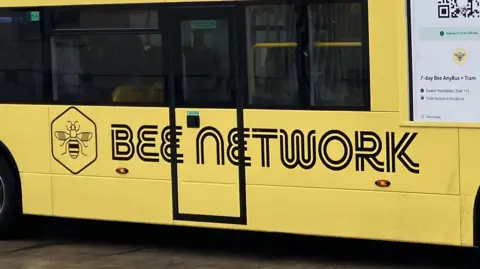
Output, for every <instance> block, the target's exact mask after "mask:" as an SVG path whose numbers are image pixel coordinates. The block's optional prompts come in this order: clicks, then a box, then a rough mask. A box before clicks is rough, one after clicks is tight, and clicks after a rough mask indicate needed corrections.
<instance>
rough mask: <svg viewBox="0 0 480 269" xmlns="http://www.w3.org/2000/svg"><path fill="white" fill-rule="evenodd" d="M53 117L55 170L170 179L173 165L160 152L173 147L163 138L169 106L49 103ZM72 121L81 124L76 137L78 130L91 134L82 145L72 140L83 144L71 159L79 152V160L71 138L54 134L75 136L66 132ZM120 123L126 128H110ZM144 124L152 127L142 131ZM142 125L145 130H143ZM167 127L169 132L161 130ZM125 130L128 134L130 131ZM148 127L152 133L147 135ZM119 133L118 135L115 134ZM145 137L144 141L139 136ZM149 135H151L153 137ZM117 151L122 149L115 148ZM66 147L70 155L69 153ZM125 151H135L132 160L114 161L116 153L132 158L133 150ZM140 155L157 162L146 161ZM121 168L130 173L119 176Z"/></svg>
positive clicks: (78, 125) (82, 173)
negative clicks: (63, 138) (71, 148)
mask: <svg viewBox="0 0 480 269" xmlns="http://www.w3.org/2000/svg"><path fill="white" fill-rule="evenodd" d="M50 120H51V121H52V122H53V124H52V134H51V135H52V141H53V156H52V173H53V174H63V175H68V174H71V173H72V172H73V173H75V172H78V171H80V172H79V174H80V175H83V176H95V177H96V176H100V177H118V176H122V177H125V178H145V179H164V180H170V179H171V167H170V163H169V162H167V161H166V158H164V154H162V152H163V153H165V147H166V146H168V145H169V143H168V139H166V138H165V136H166V135H167V134H168V133H169V127H168V126H169V112H168V108H141V107H137V108H135V107H76V108H75V109H70V108H69V107H67V106H51V107H50ZM69 121H70V123H72V122H73V123H74V122H75V121H77V124H76V125H75V126H76V127H75V128H77V127H79V131H75V132H74V134H76V135H77V136H76V137H77V138H80V136H79V134H80V133H91V134H92V136H91V139H90V140H89V141H86V142H83V143H80V142H75V141H74V142H75V143H74V144H75V145H76V144H80V145H79V146H80V151H81V152H79V153H76V154H74V155H73V157H75V155H78V157H76V158H72V155H71V151H70V150H69V147H70V146H69V145H68V144H69V143H71V141H70V142H67V143H64V141H62V140H60V138H59V137H57V136H56V135H57V134H56V132H66V133H67V134H68V135H70V134H71V133H70V132H69V131H68V130H67V128H68V126H71V125H70V123H69ZM92 123H94V124H92ZM116 124H119V125H122V126H118V127H116V126H113V127H112V125H116ZM142 126H148V128H146V129H145V128H144V129H142ZM94 127H95V128H96V129H95V128H94ZM126 128H127V129H126ZM128 128H130V130H128ZM141 129H142V130H144V131H143V132H141V133H139V130H141ZM165 129H166V130H167V131H168V132H167V133H163V131H164V130H165ZM125 130H128V132H130V133H129V134H128V135H127V134H126V133H125ZM145 131H147V132H149V131H150V132H153V133H152V134H149V133H145ZM128 132H127V133H128ZM125 135H127V137H126V136H125ZM162 135H163V136H164V137H162ZM117 136H119V138H115V137H117ZM142 136H143V137H144V138H143V139H142V141H143V143H142V142H141V141H140V140H139V137H142ZM146 139H153V141H147V140H146ZM48 140H50V139H48ZM48 140H47V141H48ZM75 145H73V146H75ZM139 145H143V146H142V147H140V146H139ZM95 146H96V147H97V151H96V153H95ZM115 149H118V150H116V151H114V150H115ZM66 150H67V151H68V152H67V153H65V151H66ZM82 151H83V154H84V155H83V154H82ZM124 152H125V153H124ZM127 152H130V153H132V155H131V159H130V160H128V161H126V160H113V156H114V155H115V157H116V158H121V157H128V156H129V155H130V154H128V153H127ZM140 152H143V153H140ZM64 153H65V154H64ZM120 153H122V154H120ZM151 154H153V155H154V156H152V155H151ZM95 155H96V156H95ZM141 157H143V158H148V159H149V160H153V161H143V160H142V159H141ZM167 157H168V156H167ZM120 167H124V168H127V169H128V170H129V172H128V174H126V175H119V174H118V173H117V172H116V169H117V168H120ZM82 169H83V170H82Z"/></svg>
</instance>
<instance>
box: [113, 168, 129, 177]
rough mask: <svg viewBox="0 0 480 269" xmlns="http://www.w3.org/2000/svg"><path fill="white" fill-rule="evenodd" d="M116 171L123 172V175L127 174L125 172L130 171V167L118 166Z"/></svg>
mask: <svg viewBox="0 0 480 269" xmlns="http://www.w3.org/2000/svg"><path fill="white" fill-rule="evenodd" d="M115 171H117V173H119V174H122V175H125V174H127V173H128V169H127V168H124V167H120V168H117V169H116V170H115Z"/></svg>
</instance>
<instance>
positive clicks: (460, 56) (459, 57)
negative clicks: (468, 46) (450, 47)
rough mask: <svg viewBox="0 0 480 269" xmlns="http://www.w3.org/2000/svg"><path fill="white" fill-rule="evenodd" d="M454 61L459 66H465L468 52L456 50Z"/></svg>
mask: <svg viewBox="0 0 480 269" xmlns="http://www.w3.org/2000/svg"><path fill="white" fill-rule="evenodd" d="M453 61H454V62H455V63H456V64H458V65H462V64H464V63H465V62H466V61H467V52H466V51H465V50H464V49H456V50H455V51H454V52H453Z"/></svg>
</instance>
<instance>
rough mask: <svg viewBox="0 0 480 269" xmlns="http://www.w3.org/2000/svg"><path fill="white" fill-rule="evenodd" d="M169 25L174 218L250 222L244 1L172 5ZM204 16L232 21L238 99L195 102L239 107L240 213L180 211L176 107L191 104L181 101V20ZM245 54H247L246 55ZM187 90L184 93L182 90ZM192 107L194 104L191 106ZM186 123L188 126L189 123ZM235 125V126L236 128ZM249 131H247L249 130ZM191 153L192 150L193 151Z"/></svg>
mask: <svg viewBox="0 0 480 269" xmlns="http://www.w3.org/2000/svg"><path fill="white" fill-rule="evenodd" d="M165 18H166V20H165V21H164V22H165V24H164V25H165V26H166V28H167V31H166V38H165V40H166V42H165V44H166V46H165V47H164V48H165V55H169V60H168V68H167V70H168V88H169V92H170V96H169V99H170V104H171V105H170V134H171V135H170V141H171V145H172V146H171V156H172V158H171V167H172V211H173V220H181V221H194V222H209V223H223V224H243V225H245V224H247V201H246V180H245V152H244V150H243V149H244V148H245V133H248V130H245V128H244V122H243V121H244V117H243V110H244V103H245V100H246V99H245V97H246V95H247V93H246V89H247V87H248V84H247V62H246V57H245V56H246V55H247V54H246V42H245V37H246V29H245V21H246V20H245V8H244V6H243V5H234V4H225V5H218V4H217V5H207V6H205V5H201V6H200V5H198V6H195V5H191V6H185V5H182V6H178V7H170V8H168V11H167V16H165ZM202 19H227V20H228V22H229V42H230V48H229V50H230V65H231V66H233V74H232V77H233V83H232V84H231V85H232V86H233V87H234V89H233V90H234V93H235V94H234V96H232V97H233V100H234V101H235V103H234V107H231V106H229V107H222V106H218V107H211V106H210V107H209V106H203V107H202V106H195V108H219V109H221V108H231V109H235V108H236V110H237V126H236V127H237V130H238V148H239V150H238V159H239V163H238V166H237V167H238V186H239V197H240V199H239V203H240V204H239V205H240V212H239V213H240V214H239V217H231V216H218V215H201V214H185V213H180V210H179V198H178V196H179V195H178V163H182V162H183V161H180V160H178V159H179V158H178V157H177V156H178V154H177V146H176V142H175V141H177V132H181V128H182V127H180V126H176V115H175V108H176V107H177V104H179V106H178V107H179V108H188V107H189V106H188V105H184V104H181V103H179V100H180V98H179V97H181V96H179V94H178V93H179V92H180V89H181V88H180V85H181V84H180V81H181V79H180V76H181V73H179V70H178V62H175V61H178V58H179V56H180V53H181V51H180V44H181V39H180V38H181V35H180V22H181V21H182V20H202ZM242 56H244V57H242ZM182 94H183V93H182ZM190 107H191V106H190ZM185 127H186V126H185ZM234 127H235V126H232V128H234ZM246 131H247V132H246ZM190 154H191V153H190Z"/></svg>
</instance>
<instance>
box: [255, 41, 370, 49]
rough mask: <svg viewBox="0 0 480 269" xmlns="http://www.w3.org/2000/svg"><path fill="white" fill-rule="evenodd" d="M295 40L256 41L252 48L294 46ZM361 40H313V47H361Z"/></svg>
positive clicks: (295, 44)
mask: <svg viewBox="0 0 480 269" xmlns="http://www.w3.org/2000/svg"><path fill="white" fill-rule="evenodd" d="M296 46H297V42H268V43H257V44H255V45H253V47H254V48H290V47H296ZM361 46H362V42H315V47H361Z"/></svg>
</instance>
